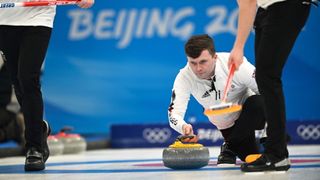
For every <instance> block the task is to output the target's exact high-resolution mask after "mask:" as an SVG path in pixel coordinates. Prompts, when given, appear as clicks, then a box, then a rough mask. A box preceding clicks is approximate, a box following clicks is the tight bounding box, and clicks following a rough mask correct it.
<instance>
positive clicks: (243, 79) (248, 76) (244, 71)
mask: <svg viewBox="0 0 320 180" xmlns="http://www.w3.org/2000/svg"><path fill="white" fill-rule="evenodd" d="M238 71H239V73H238V78H239V79H238V80H239V82H240V83H241V84H242V85H244V86H245V87H248V88H249V89H251V90H252V91H253V92H254V93H256V94H259V90H258V86H257V82H256V78H255V73H256V68H255V67H254V66H253V65H252V64H251V63H250V62H249V61H248V60H247V59H246V58H245V57H244V58H243V63H242V65H241V66H240V68H239V70H238Z"/></svg>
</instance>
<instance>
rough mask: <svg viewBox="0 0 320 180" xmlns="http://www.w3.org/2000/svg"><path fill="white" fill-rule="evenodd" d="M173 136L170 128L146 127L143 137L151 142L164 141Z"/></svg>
mask: <svg viewBox="0 0 320 180" xmlns="http://www.w3.org/2000/svg"><path fill="white" fill-rule="evenodd" d="M170 136H171V131H170V129H168V128H162V129H161V128H153V129H152V128H146V129H144V130H143V138H144V139H146V140H147V141H148V142H149V143H164V142H166V141H167V140H168V139H169V138H170Z"/></svg>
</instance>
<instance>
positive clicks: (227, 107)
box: [204, 104, 242, 116]
mask: <svg viewBox="0 0 320 180" xmlns="http://www.w3.org/2000/svg"><path fill="white" fill-rule="evenodd" d="M241 109H242V106H241V105H238V104H234V105H232V104H222V105H221V106H216V107H210V109H206V110H205V111H204V114H205V115H207V116H212V115H222V114H227V113H233V112H237V111H240V110H241Z"/></svg>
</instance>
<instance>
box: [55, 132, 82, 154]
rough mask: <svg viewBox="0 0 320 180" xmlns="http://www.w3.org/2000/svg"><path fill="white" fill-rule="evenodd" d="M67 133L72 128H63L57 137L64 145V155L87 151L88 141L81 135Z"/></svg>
mask: <svg viewBox="0 0 320 180" xmlns="http://www.w3.org/2000/svg"><path fill="white" fill-rule="evenodd" d="M66 131H70V128H63V129H62V130H61V131H60V132H59V133H58V134H57V135H55V137H56V138H58V139H59V140H61V142H62V143H63V145H64V149H63V154H76V153H81V152H84V151H86V149H87V142H86V140H85V139H84V138H83V137H81V136H80V135H79V134H69V133H66Z"/></svg>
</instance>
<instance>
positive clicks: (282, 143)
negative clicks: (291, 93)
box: [255, 0, 310, 158]
mask: <svg viewBox="0 0 320 180" xmlns="http://www.w3.org/2000/svg"><path fill="white" fill-rule="evenodd" d="M309 9H310V6H308V5H303V4H302V3H301V1H297V0H296V1H285V2H280V3H275V4H274V5H271V6H270V7H268V9H267V10H264V9H261V8H260V9H259V10H258V12H257V16H256V20H255V30H256V37H255V57H256V81H257V84H258V88H259V91H260V93H261V95H263V97H264V99H265V105H266V119H267V124H268V126H267V141H266V145H265V153H267V154H272V155H274V156H276V157H278V158H283V157H288V150H287V146H286V111H285V100H284V94H283V89H282V80H281V77H282V70H283V67H284V65H285V63H286V61H287V58H288V56H289V53H290V51H291V49H292V47H293V45H294V42H295V40H296V38H297V36H298V34H299V32H300V31H301V29H302V27H303V26H304V24H305V22H306V20H307V18H308V15H309Z"/></svg>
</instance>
